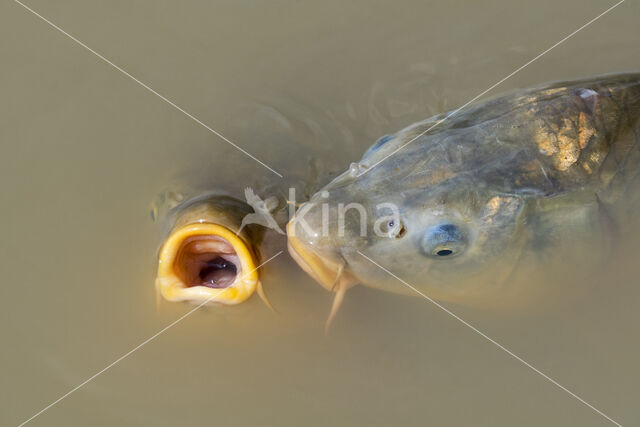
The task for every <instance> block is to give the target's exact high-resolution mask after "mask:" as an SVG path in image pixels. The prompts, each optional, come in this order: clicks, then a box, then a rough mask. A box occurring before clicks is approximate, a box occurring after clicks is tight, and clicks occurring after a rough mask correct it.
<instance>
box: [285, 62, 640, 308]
mask: <svg viewBox="0 0 640 427" xmlns="http://www.w3.org/2000/svg"><path fill="white" fill-rule="evenodd" d="M639 142H640V74H618V75H610V76H603V77H598V78H593V79H586V80H580V81H573V82H563V83H557V84H552V85H548V86H544V87H539V88H534V89H531V90H526V91H521V92H518V93H514V94H509V95H505V96H502V97H498V98H496V99H493V100H490V101H488V102H484V103H480V104H477V105H474V106H471V107H468V108H466V109H462V110H460V111H457V112H454V113H445V114H443V115H441V116H437V117H433V118H431V119H428V120H425V121H423V122H419V123H416V124H414V125H412V126H409V127H407V128H405V129H403V130H401V131H399V132H397V133H396V134H394V135H390V136H386V137H383V138H381V139H380V140H379V141H378V142H376V143H375V144H374V145H373V146H372V147H371V148H370V149H369V150H368V151H367V152H366V153H365V155H364V156H363V158H362V159H361V160H360V162H359V163H355V164H352V165H351V167H350V169H349V170H348V171H346V172H345V173H343V174H342V175H340V176H338V177H337V178H335V179H334V180H333V181H332V182H330V183H329V184H328V185H326V186H325V187H324V188H323V189H321V190H320V191H319V192H318V193H317V194H315V195H314V196H313V197H312V198H311V199H310V200H309V201H308V202H307V203H305V204H304V205H302V206H301V207H300V209H299V210H298V212H297V214H296V217H295V218H293V219H292V220H291V221H290V222H289V224H288V227H287V230H288V234H289V251H290V253H291V254H292V256H293V257H294V258H295V259H296V261H297V262H298V263H299V264H300V266H301V267H302V268H303V269H304V270H305V271H307V272H308V273H309V274H310V275H312V276H313V277H314V278H315V279H316V280H317V281H318V282H319V283H320V284H322V285H323V286H325V287H326V288H328V289H330V290H343V289H346V288H348V287H349V286H351V285H353V284H356V283H362V284H365V285H368V286H372V287H377V288H381V289H384V290H389V291H396V292H404V293H406V292H409V293H411V292H412V290H410V289H408V288H407V287H406V286H405V285H404V284H402V283H401V282H400V281H398V280H397V279H396V278H394V277H393V276H392V275H390V274H389V273H388V272H385V271H384V270H382V269H381V268H380V267H379V266H376V265H375V264H374V263H372V261H375V262H376V263H378V264H379V265H380V266H383V267H385V268H386V269H388V270H389V271H390V272H392V273H394V274H396V275H397V276H399V277H400V278H402V279H403V280H405V281H406V282H407V283H410V284H411V285H412V286H414V287H415V288H416V289H418V290H420V291H421V292H425V293H427V294H428V295H429V296H431V297H434V298H440V299H446V300H455V301H464V300H469V299H474V298H480V297H483V296H488V297H491V295H492V294H491V292H492V291H499V292H501V291H503V290H504V287H505V280H506V279H507V277H508V276H509V274H510V271H512V270H513V268H514V265H516V263H517V262H518V260H519V259H520V257H521V256H522V254H523V253H524V252H528V253H531V252H536V251H537V252H538V253H544V252H545V251H547V252H549V250H550V248H554V247H555V248H564V249H568V250H570V248H568V247H569V246H571V244H572V242H573V239H576V238H577V237H578V235H580V236H585V235H589V236H588V238H592V239H594V242H595V241H597V240H596V237H598V238H599V237H601V236H602V235H603V234H606V233H607V232H608V231H607V229H606V226H605V227H603V226H602V224H603V222H609V223H611V224H613V227H615V223H616V221H618V220H620V218H617V217H616V214H609V213H607V212H617V211H616V210H615V209H611V207H612V206H614V205H616V204H619V203H620V202H621V201H624V200H626V199H627V198H628V197H630V196H629V192H630V191H632V190H633V187H634V184H637V183H638V172H639V164H640V144H639ZM358 206H360V207H358ZM394 208H395V209H396V210H397V212H395V215H392V216H389V213H390V211H392V210H393V209H394ZM603 212H604V213H603ZM603 217H605V218H604V220H603ZM363 222H364V224H363ZM338 225H340V227H338ZM374 231H375V232H374ZM569 258H570V257H567V259H566V260H561V262H569ZM583 262H586V261H584V260H583Z"/></svg>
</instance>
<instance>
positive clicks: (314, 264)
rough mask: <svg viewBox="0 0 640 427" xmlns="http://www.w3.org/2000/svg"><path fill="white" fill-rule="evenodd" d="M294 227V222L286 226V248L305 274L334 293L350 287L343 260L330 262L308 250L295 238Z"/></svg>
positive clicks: (350, 282)
mask: <svg viewBox="0 0 640 427" xmlns="http://www.w3.org/2000/svg"><path fill="white" fill-rule="evenodd" d="M294 226H295V222H294V221H293V220H291V221H290V222H289V224H287V247H288V249H289V254H290V255H291V257H292V258H293V259H294V261H295V262H296V263H297V264H298V265H299V266H300V268H302V269H303V270H304V272H305V273H307V274H308V275H309V276H311V277H312V278H313V279H314V280H315V281H316V282H318V283H319V284H321V285H322V286H323V287H324V288H326V289H328V290H330V291H336V290H337V289H339V288H341V287H344V286H347V285H348V286H350V285H352V284H353V283H354V282H355V281H354V280H353V278H352V277H351V276H350V275H349V274H348V273H346V272H345V271H344V267H345V261H344V260H341V261H337V260H332V259H330V258H328V257H323V256H321V255H319V254H317V253H316V252H315V251H314V250H313V248H309V247H308V246H307V245H305V244H304V243H302V242H301V241H300V240H299V239H298V238H296V237H295V234H294V232H293V227H294Z"/></svg>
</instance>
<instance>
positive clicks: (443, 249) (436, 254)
mask: <svg viewBox="0 0 640 427" xmlns="http://www.w3.org/2000/svg"><path fill="white" fill-rule="evenodd" d="M466 246H467V239H466V236H465V235H464V233H463V232H462V230H460V228H459V227H458V226H456V225H454V224H449V223H445V224H438V225H434V226H432V227H430V228H428V229H427V231H426V232H425V234H424V236H423V238H422V251H423V252H424V254H425V255H427V256H429V257H432V258H450V257H454V256H456V255H458V254H460V253H462V252H463V251H464V250H465V248H466Z"/></svg>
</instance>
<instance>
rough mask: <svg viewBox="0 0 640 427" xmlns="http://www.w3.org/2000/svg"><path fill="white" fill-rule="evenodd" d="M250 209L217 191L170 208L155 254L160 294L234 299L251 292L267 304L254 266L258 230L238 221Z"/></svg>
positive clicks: (173, 298)
mask: <svg viewBox="0 0 640 427" xmlns="http://www.w3.org/2000/svg"><path fill="white" fill-rule="evenodd" d="M253 212H254V210H253V209H252V207H251V206H249V205H248V204H246V203H244V202H241V201H239V200H237V199H235V198H232V197H229V196H226V195H219V194H207V195H202V196H199V197H196V198H193V199H191V200H188V201H186V202H182V203H181V204H179V205H178V206H176V207H175V208H173V209H172V210H171V211H170V213H169V214H168V218H167V221H168V222H169V223H170V224H171V227H170V231H169V233H168V237H167V239H166V240H165V242H164V244H163V245H162V247H161V249H160V252H159V254H158V272H157V276H156V288H157V290H158V291H159V292H160V294H161V295H162V296H163V297H164V298H165V299H167V300H169V301H190V302H194V303H209V302H211V303H221V304H238V303H241V302H243V301H245V300H246V299H247V298H249V297H250V296H251V295H252V294H253V293H254V292H255V291H257V292H258V294H259V295H260V297H261V298H262V299H263V300H264V301H265V303H266V304H267V305H268V306H269V307H271V305H270V304H269V302H268V300H267V299H266V297H265V294H264V291H263V289H262V284H261V282H260V279H259V275H258V270H257V266H258V260H259V256H260V254H259V251H258V245H259V243H260V239H261V231H260V230H259V229H257V228H255V227H254V226H252V225H247V226H245V224H243V218H246V217H247V216H248V215H251V214H252V213H253Z"/></svg>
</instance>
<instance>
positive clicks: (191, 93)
mask: <svg viewBox="0 0 640 427" xmlns="http://www.w3.org/2000/svg"><path fill="white" fill-rule="evenodd" d="M612 4H613V3H611V2H604V1H596V2H590V3H589V4H584V2H580V1H577V0H570V1H567V2H557V1H535V2H533V1H532V2H525V3H522V2H509V1H489V2H481V3H480V2H470V1H468V2H447V1H440V2H429V3H427V2H401V3H398V2H384V3H382V4H374V3H373V2H366V1H353V2H329V3H327V2H317V3H315V4H306V3H304V2H293V1H279V2H268V3H267V2H234V1H223V2H199V1H189V2H179V3H178V2H171V1H145V2H134V3H131V2H125V1H117V2H114V1H112V2H106V1H64V2H46V1H42V0H30V1H29V2H28V5H29V6H30V7H33V8H34V9H35V10H36V11H38V12H39V13H41V14H42V15H43V16H44V17H46V18H47V19H50V20H51V21H53V22H55V23H56V24H57V25H59V26H60V27H61V28H63V29H64V30H65V31H68V32H69V33H70V34H72V35H74V36H75V37H77V38H78V39H79V40H81V41H82V42H84V43H86V44H87V45H88V46H90V47H91V48H93V49H95V50H96V51H97V52H99V53H100V54H102V55H104V56H105V57H107V58H108V59H110V60H111V61H113V62H114V63H116V64H118V65H119V66H121V67H123V68H124V69H125V70H126V71H127V72H129V73H131V74H132V75H134V76H136V77H137V78H139V79H140V80H142V81H143V82H145V83H147V84H148V85H150V86H151V87H152V88H153V89H154V90H156V91H158V92H160V93H162V94H163V95H165V96H166V97H168V98H169V99H171V100H172V101H174V102H175V103H177V104H178V105H180V106H181V107H183V108H184V109H185V110H187V111H188V112H189V113H191V114H193V115H194V116H196V117H198V118H199V119H201V120H202V121H203V122H205V123H206V124H208V125H210V126H211V127H213V128H214V129H216V130H218V131H220V132H221V133H223V134H224V135H225V136H227V137H229V138H230V139H231V140H233V141H235V142H236V143H237V144H239V145H240V146H242V147H243V148H245V149H246V150H248V151H249V152H251V153H252V154H253V155H255V156H256V157H258V158H259V159H261V160H263V161H264V162H265V163H267V164H268V165H269V166H271V167H273V168H274V169H275V170H277V171H279V172H280V173H282V174H283V175H284V178H283V179H280V178H278V177H277V176H276V175H274V174H273V173H271V172H270V171H269V170H267V169H265V168H263V167H262V166H260V165H259V164H257V163H255V162H254V161H253V160H251V159H249V158H248V157H247V156H245V155H244V154H242V153H240V152H238V151H237V150H236V149H234V148H233V147H231V146H229V145H228V144H227V143H225V142H223V141H222V140H221V139H220V138H218V137H216V136H215V135H213V134H211V133H210V132H209V131H207V130H206V129H205V128H203V127H202V126H200V125H198V124H197V123H195V122H194V121H193V120H191V119H190V118H188V117H187V116H185V115H184V114H182V113H181V112H179V111H177V110H176V109H174V108H172V107H171V106H169V105H168V104H167V103H165V102H163V101H162V100H161V99H160V98H158V97H157V96H155V95H153V94H152V93H150V92H148V91H147V90H145V89H144V88H142V87H141V86H140V85H138V84H137V83H135V82H134V81H132V80H131V79H129V78H127V77H126V76H124V75H123V74H121V73H120V72H118V71H117V70H115V69H114V68H113V67H111V66H110V65H108V64H106V63H105V62H103V61H101V60H100V59H99V58H98V57H96V56H95V55H93V54H91V53H90V52H88V51H86V50H85V49H83V48H82V47H80V46H78V45H77V44H76V43H74V42H73V41H72V40H70V39H69V38H68V37H66V36H64V35H62V34H60V33H59V32H56V31H55V30H54V29H53V28H51V27H50V26H48V25H47V24H46V23H45V22H43V21H41V20H39V19H38V18H37V17H35V16H34V15H32V14H30V13H29V12H27V11H26V10H25V9H23V8H22V7H21V6H20V5H18V4H16V3H14V2H10V1H7V2H2V3H1V4H0V58H1V59H0V61H1V62H0V64H1V66H0V94H1V99H2V102H1V103H0V141H2V142H1V144H2V145H1V147H2V154H1V156H0V189H1V190H0V191H1V193H0V194H1V196H2V216H1V219H2V221H1V222H0V223H1V224H2V225H1V226H0V227H1V235H2V236H3V237H2V244H1V245H0V251H1V252H0V271H2V277H3V279H2V283H3V284H2V290H3V292H2V310H0V313H2V314H1V315H0V320H1V321H0V328H1V329H2V344H3V346H2V347H3V350H2V352H0V360H1V362H2V386H1V387H0V390H1V394H0V420H1V423H2V424H3V425H17V424H19V423H21V422H22V421H24V420H26V419H28V418H29V417H30V416H32V415H33V414H35V413H36V412H37V411H39V410H40V409H42V408H43V407H45V406H46V405H48V404H49V403H51V402H52V401H54V400H55V399H57V398H58V397H60V396H61V395H63V394H64V393H66V392H67V391H69V390H70V389H72V388H73V387H75V386H76V385H78V384H80V383H81V382H83V381H84V380H85V379H87V378H88V377H90V376H91V375H93V374H94V373H96V372H98V371H99V370H101V369H103V368H104V367H105V366H107V365H108V364H109V363H111V362H113V361H114V360H116V359H117V358H118V357H119V356H121V355H123V354H124V353H126V352H127V351H129V350H131V349H132V348H134V347H135V346H136V345H138V344H140V343H141V342H142V341H144V340H145V339H147V338H148V337H150V336H151V335H153V334H154V333H156V332H157V331H159V330H161V329H162V328H164V327H165V326H166V325H168V324H170V323H171V322H172V321H174V320H175V319H177V318H178V317H180V316H181V315H182V314H183V313H185V312H187V311H188V310H189V309H190V307H189V306H187V305H183V304H171V303H166V302H163V303H161V304H160V305H159V307H156V300H155V292H154V288H153V278H154V273H155V264H154V263H155V259H154V255H155V249H156V247H157V244H158V236H159V231H158V227H157V225H156V224H153V223H152V222H151V220H150V219H149V203H150V202H151V200H152V199H153V197H154V196H155V195H156V194H157V193H158V191H160V190H162V189H163V188H165V187H167V186H169V185H172V184H174V183H178V184H181V185H184V186H187V187H193V188H221V189H226V190H228V191H230V192H231V193H234V194H237V195H238V196H240V195H241V194H242V193H241V191H242V189H243V188H244V187H245V186H253V187H254V188H262V189H271V190H273V191H277V190H284V189H285V188H287V187H288V186H289V185H290V184H292V185H295V186H297V187H298V188H299V189H302V188H303V187H305V185H306V186H308V187H311V184H310V181H311V179H312V178H313V175H314V174H312V173H310V172H309V165H310V163H313V164H314V165H315V167H317V170H318V171H319V172H318V178H317V181H318V182H319V183H320V184H322V183H324V182H326V181H327V179H328V178H329V177H330V176H331V175H332V174H335V173H336V172H338V171H342V170H343V169H344V168H346V167H347V166H348V164H349V163H350V162H351V161H354V160H356V159H358V158H359V157H360V155H361V154H362V152H363V151H364V149H365V148H366V147H367V146H368V145H370V144H371V143H372V142H373V141H374V140H375V139H376V138H377V137H379V136H380V135H383V134H385V133H389V132H393V131H395V130H397V129H400V128H402V127H404V126H406V125H408V124H410V123H412V122H414V121H416V120H420V119H423V118H425V117H427V116H430V115H432V114H434V113H438V112H440V111H442V110H443V109H447V108H452V107H456V106H458V105H461V104H463V103H465V102H466V101H467V100H469V99H471V98H472V97H474V96H475V95H477V94H478V93H480V92H482V91H483V90H485V89H486V88H487V87H489V86H491V85H492V84H494V83H495V82H497V81H498V80H500V79H501V78H502V77H504V76H506V75H507V74H509V73H510V72H512V71H513V70H515V69H516V68H518V67H519V66H521V65H522V64H524V63H526V62H527V61H528V60H529V59H531V58H533V57H534V56H536V55H538V54H539V53H540V52H542V51H543V50H544V49H546V48H548V47H549V46H551V45H552V44H554V43H555V42H557V41H558V40H560V39H561V38H563V37H565V36H566V35H567V34H569V33H571V32H572V31H574V30H575V29H577V28H578V27H580V26H581V25H583V24H584V23H586V22H587V21H589V20H590V19H592V18H593V17H595V16H597V15H598V14H600V13H601V12H602V11H604V10H605V9H607V8H608V7H610V6H611V5H612ZM639 20H640V7H639V6H638V4H637V3H633V2H632V1H630V0H629V1H627V2H625V3H624V4H622V5H621V6H619V7H618V8H617V9H615V10H613V11H612V12H611V13H610V14H608V15H606V16H604V17H603V18H602V19H600V20H599V21H597V22H595V23H594V24H593V25H591V26H589V27H587V28H586V29H584V30H583V31H581V32H580V33H578V34H577V35H575V36H574V37H573V38H571V39H570V40H568V41H566V42H565V43H563V44H561V45H560V46H558V47H557V48H556V49H554V50H553V51H551V52H550V53H548V54H547V55H545V56H544V57H542V58H541V59H539V60H538V61H536V62H535V63H533V64H532V65H530V66H529V67H527V68H526V69H524V70H523V71H522V72H520V73H519V74H517V75H515V76H514V77H512V78H511V79H509V80H507V81H506V82H505V83H503V84H502V85H501V86H500V87H499V88H497V89H496V90H494V91H493V92H492V93H493V94H495V93H498V92H501V91H506V90H509V89H514V88H518V87H526V86H531V85H535V84H539V83H542V82H546V81H551V80H559V79H570V78H577V77H583V76H588V75H595V74H600V73H606V72H615V71H625V70H634V69H635V70H637V69H638V67H639V66H640V64H639V63H638V58H640V27H639V26H638V22H639ZM624 234H625V236H626V238H624V239H622V240H621V241H620V242H619V243H618V246H619V250H618V251H617V252H616V255H615V256H612V257H611V260H610V261H609V262H607V263H606V266H605V267H603V268H602V269H600V271H599V272H598V274H593V275H592V276H590V277H589V278H588V280H581V281H580V282H579V283H568V282H566V281H565V280H561V279H558V281H557V283H550V284H549V283H548V284H546V285H547V287H549V288H551V289H553V288H554V287H555V288H558V289H559V290H561V291H560V292H558V293H557V294H554V293H553V292H552V293H549V294H548V297H547V298H545V299H543V300H542V301H539V302H537V303H536V304H531V305H529V306H526V307H518V308H517V309H515V308H514V309H513V310H508V309H507V310H504V309H503V310H492V309H487V308H486V307H464V306H456V305H453V304H448V305H447V307H449V308H450V309H452V310H453V311H455V312H456V313H458V314H459V315H460V316H461V317H462V318H464V319H465V320H467V321H469V322H470V323H472V324H473V325H475V326H476V327H478V328H479V329H480V330H482V331H483V332H485V333H486V334H488V335H489V336H491V337H493V338H494V339H496V340H497V341H498V342H500V343H501V344H503V345H505V346H506V347H508V348H509V349H510V350H512V351H513V352H514V353H516V354H518V355H520V356H521V357H523V358H524V359H526V360H527V361H528V362H530V363H531V364H533V365H534V366H535V367H537V368H539V369H540V370H541V371H543V372H545V373H546V374H548V375H550V376H551V377H552V378H554V379H555V380H557V381H558V382H559V383H561V384H562V385H564V386H566V387H567V388H569V389H570V390H572V391H573V392H575V393H576V394H578V395H579V396H581V397H582V398H584V399H585V400H586V401H588V402H589V403H591V404H592V405H594V406H595V407H596V408H598V409H599V410H601V411H603V412H604V413H606V414H607V415H609V416H611V417H612V418H614V419H615V420H617V421H618V422H620V423H622V424H624V425H637V424H638V423H639V422H640V414H639V413H638V406H637V402H638V401H640V391H639V390H638V378H639V377H640V370H639V369H638V360H640V339H639V337H638V332H637V327H636V325H637V324H638V323H639V322H640V314H639V313H640V312H639V311H638V310H637V303H638V301H639V300H640V289H639V287H638V280H637V277H638V276H639V273H640V265H639V264H638V262H637V254H638V253H639V250H640V233H638V230H637V229H629V230H625V233H624ZM283 248H284V241H283V240H282V238H281V237H280V236H277V235H271V236H270V237H269V238H268V241H267V246H266V253H267V254H273V253H276V252H277V251H278V250H280V249H283ZM598 249H599V248H593V250H595V251H597V250H598ZM603 256H604V254H603ZM262 277H263V278H264V283H265V287H266V290H267V292H268V293H269V295H270V298H271V300H272V302H273V303H274V305H276V307H277V308H278V310H279V314H277V315H274V314H273V313H271V312H270V311H269V310H268V309H267V308H266V307H265V306H264V305H263V304H262V303H261V302H260V301H259V299H258V298H256V297H253V298H252V299H251V300H249V301H248V302H246V303H244V304H242V305H240V306H237V307H232V308H207V309H202V310H199V311H198V312H196V313H194V314H193V315H191V316H189V317H187V318H186V319H185V320H184V321H182V322H180V323H179V324H177V325H176V326H174V327H173V328H171V329H170V330H168V331H167V332H166V333H164V334H162V335H161V336H159V337H158V338H157V339H155V340H153V341H152V342H150V343H149V344H147V345H146V346H144V347H142V348H141V349H140V350H138V351H136V352H135V353H133V354H131V355H130V356H129V357H128V358H126V359H124V360H123V361H122V362H120V363H119V364H117V365H115V366H113V367H112V368H111V369H110V370H108V371H106V372H105V373H104V374H102V375H101V376H99V377H97V378H96V379H95V380H94V381H92V382H90V383H88V384H87V385H86V386H84V387H82V388H81V389H79V390H78V391H77V392H75V393H74V394H72V395H70V396H69V397H68V398H66V399H64V400H62V401H61V402H59V403H58V404H57V405H55V406H54V407H52V408H51V409H50V410H48V411H47V412H45V413H43V414H41V415H40V416H39V417H37V418H36V419H34V420H33V421H32V422H31V424H33V425H58V426H68V425H132V426H133V425H159V426H160V425H162V426H164V425H167V426H168V425H228V426H231V425H234V426H235V425H238V426H240V425H254V424H258V423H261V424H263V425H291V426H294V425H329V424H331V425H355V424H362V425H365V424H366V425H389V424H406V425H452V426H453V425H456V426H458V425H483V426H494V425H530V426H539V425H583V426H587V425H589V426H591V425H593V426H596V425H607V424H608V423H609V422H608V421H607V420H606V419H605V418H603V417H602V416H600V415H598V414H597V413H596V412H595V411H593V410H592V409H590V408H588V407H587V406H585V405H584V404H582V403H581V402H579V401H578V400H576V399H575V398H574V397H572V396H570V395H569V394H567V393H566V392H564V391H562V390H560V389H559V388H558V387H556V386H555V385H553V384H552V383H550V382H549V381H547V380H545V379H544V378H542V377H541V376H540V375H537V374H536V373H534V372H533V371H532V370H530V369H529V368H527V367H525V366H523V365H522V364H521V363H520V362H518V361H516V360H515V359H514V358H513V357H511V356H509V355H507V354H506V353H504V352H503V351H501V350H500V349H498V348H497V347H496V346H495V345H493V344H491V343H490V342H488V341H487V340H485V339H484V338H482V337H480V336H479V335H478V334H476V333H474V332H473V331H471V330H470V329H469V328H467V327H465V326H463V325H462V324H460V323H459V322H458V321H456V320H455V319H453V318H452V317H450V316H449V315H447V314H446V313H444V312H442V311H441V310H439V309H438V308H436V307H434V306H433V305H431V304H430V303H429V302H427V301H425V300H424V299H421V298H410V297H402V296H396V295H391V294H387V293H383V292H379V291H375V290H371V289H366V288H356V289H354V290H353V291H350V292H349V294H348V297H347V300H346V302H345V304H344V307H343V308H342V310H341V312H340V313H339V315H338V318H337V319H336V322H335V323H334V325H333V329H332V331H331V333H330V334H329V335H328V336H325V335H324V334H323V323H324V320H325V317H326V315H327V312H328V308H329V305H330V301H331V298H332V296H331V295H330V294H329V293H328V292H326V291H324V290H323V289H322V288H321V287H320V286H318V285H316V284H315V283H313V281H312V280H311V279H309V278H308V277H306V275H305V274H304V273H302V271H300V270H299V269H298V268H297V266H296V265H295V264H294V263H293V261H292V260H291V259H290V258H289V257H288V255H282V256H280V257H279V258H277V259H276V260H275V261H274V262H273V263H270V264H268V265H267V266H266V267H265V269H264V272H263V275H262ZM567 289H570V290H571V291H570V292H567V291H566V290H567ZM563 290H564V291H563Z"/></svg>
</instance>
